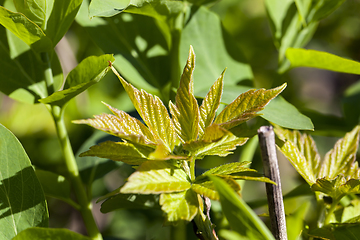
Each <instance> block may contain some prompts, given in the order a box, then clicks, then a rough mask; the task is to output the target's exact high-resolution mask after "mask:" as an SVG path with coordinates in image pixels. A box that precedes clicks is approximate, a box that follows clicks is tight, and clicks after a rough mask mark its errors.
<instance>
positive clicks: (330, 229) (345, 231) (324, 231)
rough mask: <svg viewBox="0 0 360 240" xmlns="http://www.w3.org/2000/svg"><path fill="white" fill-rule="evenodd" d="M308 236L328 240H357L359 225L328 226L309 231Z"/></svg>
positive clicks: (359, 230)
mask: <svg viewBox="0 0 360 240" xmlns="http://www.w3.org/2000/svg"><path fill="white" fill-rule="evenodd" d="M309 236H311V237H314V238H321V239H329V240H338V239H344V240H359V239H360V238H359V236H360V224H358V223H357V224H350V223H344V224H330V225H327V226H325V227H323V228H318V229H315V230H313V231H310V233H309Z"/></svg>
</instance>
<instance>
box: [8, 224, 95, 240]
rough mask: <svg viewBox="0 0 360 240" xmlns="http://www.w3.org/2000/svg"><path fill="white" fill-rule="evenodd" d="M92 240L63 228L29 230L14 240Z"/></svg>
mask: <svg viewBox="0 0 360 240" xmlns="http://www.w3.org/2000/svg"><path fill="white" fill-rule="evenodd" d="M28 239H31V240H44V239H51V240H63V239H72V240H91V238H89V237H86V236H84V235H81V234H79V233H76V232H73V231H70V230H68V229H62V228H38V227H37V228H28V229H26V230H24V231H22V232H20V233H19V234H18V235H16V237H15V238H13V240H28Z"/></svg>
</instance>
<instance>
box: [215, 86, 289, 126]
mask: <svg viewBox="0 0 360 240" xmlns="http://www.w3.org/2000/svg"><path fill="white" fill-rule="evenodd" d="M285 87H286V83H284V84H283V85H281V86H279V87H277V88H274V89H270V90H265V89H259V90H254V89H253V90H249V91H247V92H245V93H243V94H240V95H239V96H238V97H237V98H236V99H235V100H234V101H233V102H232V103H230V104H229V105H227V106H226V108H225V109H224V110H223V111H222V112H220V114H219V115H218V116H217V117H216V118H215V123H217V124H219V125H220V126H222V127H223V128H226V129H230V128H233V127H235V126H237V125H239V124H241V123H243V122H245V121H248V120H250V119H251V118H254V117H256V116H257V112H259V111H261V110H263V109H264V107H265V106H266V105H267V104H268V103H269V102H270V100H271V99H273V98H275V97H276V96H277V95H279V94H280V93H281V92H282V91H283V90H284V89H285Z"/></svg>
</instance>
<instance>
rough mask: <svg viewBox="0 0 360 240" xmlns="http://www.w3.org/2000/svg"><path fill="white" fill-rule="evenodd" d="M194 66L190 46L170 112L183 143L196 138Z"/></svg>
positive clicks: (197, 118)
mask: <svg viewBox="0 0 360 240" xmlns="http://www.w3.org/2000/svg"><path fill="white" fill-rule="evenodd" d="M194 68H195V53H194V49H193V48H192V47H191V46H190V51H189V57H188V59H187V62H186V65H185V67H184V71H183V74H182V75H181V79H180V86H179V88H178V90H177V92H176V97H175V103H176V107H175V106H174V105H170V106H171V108H170V109H171V114H172V116H173V120H174V122H175V124H174V125H175V130H176V132H177V134H178V136H179V138H180V140H181V141H182V142H183V143H185V142H188V141H191V140H194V139H196V138H197V135H198V132H199V118H200V114H199V106H198V104H197V101H196V98H195V97H194V80H193V72H194Z"/></svg>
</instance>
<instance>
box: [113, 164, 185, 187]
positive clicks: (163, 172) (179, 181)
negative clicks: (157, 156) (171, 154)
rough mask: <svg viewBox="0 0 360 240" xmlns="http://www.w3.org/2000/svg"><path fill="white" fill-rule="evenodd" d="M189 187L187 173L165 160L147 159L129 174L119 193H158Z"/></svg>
mask: <svg viewBox="0 0 360 240" xmlns="http://www.w3.org/2000/svg"><path fill="white" fill-rule="evenodd" d="M190 187H191V184H190V182H189V179H188V176H187V174H186V173H185V172H184V171H183V170H182V169H181V168H177V167H175V166H174V165H172V164H171V163H169V162H167V161H148V162H144V163H143V164H142V165H140V166H139V167H138V168H137V169H136V172H134V173H133V174H131V175H130V177H129V178H128V181H127V182H126V183H125V185H124V186H123V187H122V188H121V191H120V192H121V193H141V194H158V193H171V192H181V191H184V190H187V189H189V188H190Z"/></svg>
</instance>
